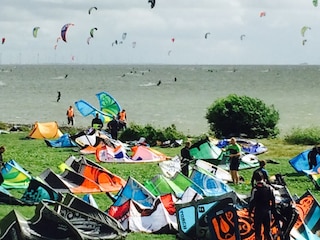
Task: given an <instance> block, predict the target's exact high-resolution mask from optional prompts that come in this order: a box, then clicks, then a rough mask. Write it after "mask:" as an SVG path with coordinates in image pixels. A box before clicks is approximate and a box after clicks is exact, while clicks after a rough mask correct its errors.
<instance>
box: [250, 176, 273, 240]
mask: <svg viewBox="0 0 320 240" xmlns="http://www.w3.org/2000/svg"><path fill="white" fill-rule="evenodd" d="M263 178H264V177H263V175H262V173H261V172H259V174H257V176H256V180H257V183H256V185H255V186H254V188H253V190H252V194H251V198H250V202H249V217H251V216H252V214H253V222H254V223H253V224H254V231H255V239H256V240H260V239H261V240H262V239H267V240H272V239H273V237H272V234H271V226H270V222H271V214H272V212H275V196H274V193H273V190H272V188H271V187H270V185H268V184H266V183H265V181H264V179H263ZM262 226H263V235H264V237H263V236H262V233H261V230H262Z"/></svg>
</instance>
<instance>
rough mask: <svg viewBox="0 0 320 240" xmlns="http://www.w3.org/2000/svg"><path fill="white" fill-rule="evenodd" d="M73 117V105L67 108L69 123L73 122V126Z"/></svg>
mask: <svg viewBox="0 0 320 240" xmlns="http://www.w3.org/2000/svg"><path fill="white" fill-rule="evenodd" d="M73 118H74V111H73V107H72V106H70V107H69V109H68V110H67V119H68V125H70V124H71V125H72V126H73Z"/></svg>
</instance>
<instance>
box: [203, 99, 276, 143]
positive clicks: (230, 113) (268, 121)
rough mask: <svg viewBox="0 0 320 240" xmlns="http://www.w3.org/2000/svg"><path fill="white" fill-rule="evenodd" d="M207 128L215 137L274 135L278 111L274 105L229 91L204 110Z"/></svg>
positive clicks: (265, 136) (264, 136)
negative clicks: (225, 95) (227, 94)
mask: <svg viewBox="0 0 320 240" xmlns="http://www.w3.org/2000/svg"><path fill="white" fill-rule="evenodd" d="M206 119H207V120H208V123H209V126H210V130H211V131H213V132H214V133H215V135H216V137H219V138H220V137H229V136H231V135H233V136H239V135H240V134H246V135H247V136H248V137H250V138H267V137H275V136H277V135H278V134H279V129H278V128H277V127H276V125H277V123H278V121H279V119H280V118H279V112H278V111H277V110H275V108H274V106H273V105H271V106H269V107H268V106H266V104H265V103H263V102H262V101H261V100H259V99H257V98H250V97H248V96H237V95H236V94H231V95H229V96H227V97H226V98H221V99H217V100H216V101H215V102H213V103H212V105H211V106H210V107H209V108H208V110H207V113H206Z"/></svg>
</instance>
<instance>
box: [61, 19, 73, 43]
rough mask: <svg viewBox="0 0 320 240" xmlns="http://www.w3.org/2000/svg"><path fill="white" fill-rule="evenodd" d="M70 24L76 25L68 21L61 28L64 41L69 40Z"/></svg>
mask: <svg viewBox="0 0 320 240" xmlns="http://www.w3.org/2000/svg"><path fill="white" fill-rule="evenodd" d="M70 26H74V24H73V23H67V24H65V25H63V27H62V28H61V38H62V40H63V41H65V42H67V39H66V37H67V31H68V29H69V27H70Z"/></svg>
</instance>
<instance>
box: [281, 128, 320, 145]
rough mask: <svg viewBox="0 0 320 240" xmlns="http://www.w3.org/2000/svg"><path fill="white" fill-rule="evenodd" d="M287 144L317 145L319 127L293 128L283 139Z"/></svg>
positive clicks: (319, 135)
mask: <svg viewBox="0 0 320 240" xmlns="http://www.w3.org/2000/svg"><path fill="white" fill-rule="evenodd" d="M284 140H285V141H286V142H287V143H289V144H302V145H318V144H319V143H320V127H310V128H305V129H302V128H293V129H292V130H291V133H289V134H288V135H286V136H285V137H284Z"/></svg>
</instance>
